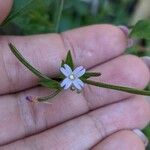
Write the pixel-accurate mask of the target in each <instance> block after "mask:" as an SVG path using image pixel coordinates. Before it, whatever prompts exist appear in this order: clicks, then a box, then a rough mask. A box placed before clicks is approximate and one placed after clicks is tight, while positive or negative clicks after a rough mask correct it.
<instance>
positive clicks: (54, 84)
mask: <svg viewBox="0 0 150 150" xmlns="http://www.w3.org/2000/svg"><path fill="white" fill-rule="evenodd" d="M9 47H10V50H11V51H12V53H13V54H14V55H15V56H16V57H17V58H18V60H19V61H20V62H21V63H22V64H24V65H25V66H26V67H27V68H28V69H29V70H30V71H31V72H32V73H33V74H35V75H36V76H37V77H39V78H40V79H43V80H46V79H47V80H48V81H49V84H50V83H51V84H52V86H51V87H52V88H57V87H58V82H57V81H55V80H52V79H51V78H49V77H47V76H46V75H44V74H42V73H41V72H40V71H38V70H37V69H35V68H34V67H33V66H31V65H30V64H29V62H28V61H27V60H26V59H25V58H24V57H23V56H22V55H21V54H20V52H19V51H18V50H17V49H16V47H15V46H14V45H13V44H12V43H9Z"/></svg>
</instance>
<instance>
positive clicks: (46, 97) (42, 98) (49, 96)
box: [38, 90, 61, 102]
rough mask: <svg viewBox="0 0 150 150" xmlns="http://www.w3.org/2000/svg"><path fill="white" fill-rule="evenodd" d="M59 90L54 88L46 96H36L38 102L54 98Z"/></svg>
mask: <svg viewBox="0 0 150 150" xmlns="http://www.w3.org/2000/svg"><path fill="white" fill-rule="evenodd" d="M60 91H61V90H56V91H55V92H53V93H52V94H51V95H48V96H44V97H39V98H38V101H39V102H44V101H47V100H49V99H52V98H54V97H55V96H56V95H57V94H58V93H59V92H60Z"/></svg>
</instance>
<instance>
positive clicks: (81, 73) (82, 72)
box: [76, 68, 86, 78]
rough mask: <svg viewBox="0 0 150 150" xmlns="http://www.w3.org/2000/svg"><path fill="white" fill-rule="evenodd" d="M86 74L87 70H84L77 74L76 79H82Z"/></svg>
mask: <svg viewBox="0 0 150 150" xmlns="http://www.w3.org/2000/svg"><path fill="white" fill-rule="evenodd" d="M85 72H86V70H85V69H84V68H83V69H82V70H81V71H79V72H78V73H76V77H78V78H80V77H81V76H83V75H84V74H85Z"/></svg>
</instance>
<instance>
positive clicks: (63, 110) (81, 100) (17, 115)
mask: <svg viewBox="0 0 150 150" xmlns="http://www.w3.org/2000/svg"><path fill="white" fill-rule="evenodd" d="M131 64H132V65H131ZM135 65H138V68H137V67H134V66H135ZM114 67H115V70H114V69H113V68H114ZM95 69H96V68H95ZM96 70H101V71H102V72H103V74H105V75H106V78H107V80H108V81H109V82H110V83H117V84H124V85H128V86H133V87H139V88H143V87H144V86H145V85H146V84H147V82H148V81H149V71H148V69H147V68H146V66H145V64H144V63H143V62H142V61H141V60H140V59H138V58H137V57H134V56H120V57H118V58H116V59H114V60H112V61H110V62H109V63H105V64H103V65H102V66H99V67H97V69H96ZM108 74H109V76H108ZM113 74H118V76H117V75H115V76H114V75H113ZM106 78H105V77H102V79H101V80H102V81H103V80H105V81H106ZM92 90H93V87H91V90H90V91H89V90H86V89H85V91H84V92H83V94H76V93H75V92H71V91H66V92H62V93H60V94H59V95H58V96H57V97H55V98H54V99H53V102H52V105H45V104H39V105H34V104H31V103H27V101H26V100H25V97H26V96H28V95H31V96H44V95H47V94H50V93H49V90H45V89H43V88H35V89H32V90H28V91H26V92H22V93H20V94H17V95H9V96H3V97H1V100H0V122H1V128H0V132H1V133H3V132H4V133H5V132H6V131H9V132H8V135H7V136H6V139H5V138H4V136H2V137H1V138H2V139H3V138H4V139H5V140H9V139H10V138H11V139H13V138H20V137H24V136H25V135H29V134H32V133H36V132H40V131H41V130H45V129H47V128H50V127H52V126H55V125H58V124H60V123H62V122H64V121H67V120H69V119H72V118H74V117H77V116H79V115H81V114H84V113H87V112H88V111H89V110H93V109H96V108H98V107H101V106H103V105H106V104H110V103H113V102H115V101H119V100H123V99H126V98H128V97H130V96H131V95H130V94H127V93H123V92H118V91H113V90H106V89H105V90H104V89H99V90H97V89H95V90H97V93H95V92H94V91H92ZM89 93H91V95H90V94H89ZM98 94H100V95H99V96H98ZM87 96H88V100H87ZM98 97H99V98H98ZM6 110H7V111H6ZM4 116H5V117H4ZM12 116H13V117H12ZM4 118H5V120H4ZM10 119H11V123H12V125H11V126H10V124H9V122H10ZM16 124H17V126H16ZM18 126H19V127H20V129H19V128H18ZM16 131H17V133H16ZM2 135H3V134H2ZM1 138H0V141H2V140H1Z"/></svg>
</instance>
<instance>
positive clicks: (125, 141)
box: [92, 130, 145, 150]
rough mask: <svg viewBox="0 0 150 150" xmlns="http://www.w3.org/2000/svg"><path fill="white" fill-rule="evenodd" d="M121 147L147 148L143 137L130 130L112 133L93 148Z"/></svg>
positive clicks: (126, 149)
mask: <svg viewBox="0 0 150 150" xmlns="http://www.w3.org/2000/svg"><path fill="white" fill-rule="evenodd" d="M120 148H121V150H131V149H132V150H145V146H144V144H143V142H142V141H141V139H140V138H139V137H138V136H136V135H135V134H134V133H133V132H132V131H129V130H122V131H118V132H116V133H114V134H112V135H110V136H109V137H107V138H106V139H104V140H103V141H102V142H100V143H99V144H98V145H96V146H95V147H94V148H93V149H92V150H120Z"/></svg>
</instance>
